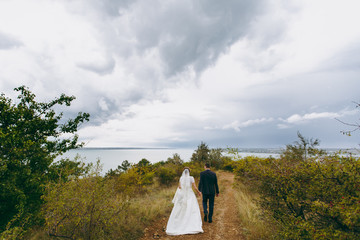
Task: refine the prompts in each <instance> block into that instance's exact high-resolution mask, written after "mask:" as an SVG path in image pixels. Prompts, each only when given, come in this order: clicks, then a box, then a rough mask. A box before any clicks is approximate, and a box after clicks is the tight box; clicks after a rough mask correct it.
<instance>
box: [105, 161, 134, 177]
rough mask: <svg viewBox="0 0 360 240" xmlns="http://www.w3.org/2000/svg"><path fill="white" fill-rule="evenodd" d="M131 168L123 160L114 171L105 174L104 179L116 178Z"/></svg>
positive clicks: (127, 162)
mask: <svg viewBox="0 0 360 240" xmlns="http://www.w3.org/2000/svg"><path fill="white" fill-rule="evenodd" d="M130 168H131V164H130V163H129V161H128V160H125V161H123V162H122V163H121V165H119V166H118V167H117V168H116V169H115V170H113V169H110V170H109V171H108V172H107V173H106V174H105V177H114V176H118V175H120V174H121V173H124V172H126V171H127V170H128V169H130Z"/></svg>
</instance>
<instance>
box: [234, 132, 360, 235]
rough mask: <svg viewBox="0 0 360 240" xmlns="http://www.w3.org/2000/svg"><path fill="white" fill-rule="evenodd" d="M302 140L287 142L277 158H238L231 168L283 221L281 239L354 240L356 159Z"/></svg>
mask: <svg viewBox="0 0 360 240" xmlns="http://www.w3.org/2000/svg"><path fill="white" fill-rule="evenodd" d="M303 140H305V139H303ZM302 143H303V141H302ZM305 143H306V144H305V145H304V144H296V145H289V146H287V148H286V150H285V151H284V153H283V154H282V155H281V157H280V158H279V159H274V158H267V159H261V158H254V157H252V158H245V159H240V160H239V161H238V163H237V166H236V169H235V172H236V173H237V175H238V177H239V178H240V179H241V180H242V181H244V182H245V184H247V185H248V186H251V187H252V188H253V189H254V190H256V191H258V192H259V193H260V194H261V196H262V197H261V204H262V206H263V207H264V208H265V209H267V210H269V211H270V212H272V215H273V217H274V218H275V219H277V220H278V221H279V222H281V223H282V226H283V228H282V230H281V232H280V233H279V235H280V237H281V238H284V239H359V238H360V204H359V203H360V162H359V158H353V157H351V156H348V157H344V156H340V155H326V154H325V153H324V152H323V151H316V149H315V148H314V146H313V145H312V144H311V142H310V141H305ZM313 143H315V141H314V142H313ZM304 146H305V147H304Z"/></svg>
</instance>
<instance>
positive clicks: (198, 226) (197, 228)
mask: <svg viewBox="0 0 360 240" xmlns="http://www.w3.org/2000/svg"><path fill="white" fill-rule="evenodd" d="M204 167H205V171H203V172H201V173H200V181H199V187H198V188H197V187H196V184H195V180H194V177H192V176H190V169H189V168H185V169H184V171H183V173H182V175H181V177H180V180H179V187H178V189H177V190H176V192H175V196H174V199H173V201H172V202H173V203H174V207H173V209H172V211H171V214H170V217H169V220H168V223H167V226H166V234H168V235H183V234H197V233H202V232H204V231H203V229H202V220H201V215H200V208H199V204H198V202H197V199H196V196H195V194H194V192H193V190H192V187H193V188H194V189H195V190H196V192H197V193H198V194H199V196H201V195H202V203H203V210H204V221H205V222H207V221H208V222H209V223H211V222H212V216H213V211H214V200H215V195H216V196H218V195H219V187H218V183H217V177H216V174H215V173H214V172H213V171H211V170H210V164H208V163H206V164H205V166H204ZM208 203H209V210H208Z"/></svg>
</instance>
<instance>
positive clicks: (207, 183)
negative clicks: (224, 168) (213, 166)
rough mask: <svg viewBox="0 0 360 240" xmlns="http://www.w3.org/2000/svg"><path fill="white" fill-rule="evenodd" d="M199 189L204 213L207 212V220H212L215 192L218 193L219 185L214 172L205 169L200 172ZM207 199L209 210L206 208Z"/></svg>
mask: <svg viewBox="0 0 360 240" xmlns="http://www.w3.org/2000/svg"><path fill="white" fill-rule="evenodd" d="M199 191H200V192H201V193H202V196H203V209H204V214H205V215H207V214H209V221H212V216H213V212H214V201H215V194H219V186H218V183H217V177H216V174H215V173H214V172H213V171H210V170H205V171H203V172H201V173H200V181H199ZM208 200H209V212H208V210H207V202H208Z"/></svg>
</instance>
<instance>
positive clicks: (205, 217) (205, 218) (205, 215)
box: [204, 214, 207, 222]
mask: <svg viewBox="0 0 360 240" xmlns="http://www.w3.org/2000/svg"><path fill="white" fill-rule="evenodd" d="M204 222H207V214H204Z"/></svg>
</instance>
